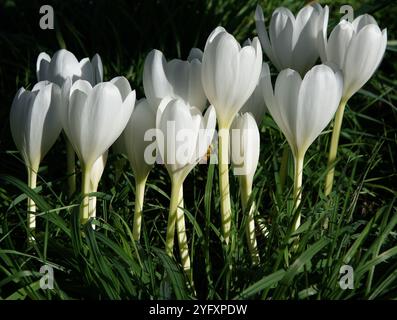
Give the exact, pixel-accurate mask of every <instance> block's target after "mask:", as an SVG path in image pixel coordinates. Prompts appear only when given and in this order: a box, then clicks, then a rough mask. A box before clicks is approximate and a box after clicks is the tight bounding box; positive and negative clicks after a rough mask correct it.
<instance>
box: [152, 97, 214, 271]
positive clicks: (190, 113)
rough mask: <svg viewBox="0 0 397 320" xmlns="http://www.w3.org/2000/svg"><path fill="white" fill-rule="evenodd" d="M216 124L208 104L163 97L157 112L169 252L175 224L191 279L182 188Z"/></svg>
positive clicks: (203, 151)
mask: <svg viewBox="0 0 397 320" xmlns="http://www.w3.org/2000/svg"><path fill="white" fill-rule="evenodd" d="M215 125H216V116H215V110H214V108H213V107H209V108H208V109H207V111H206V113H205V114H204V116H203V115H202V114H201V112H200V110H199V109H197V108H196V107H189V106H188V105H186V103H185V102H184V101H183V100H180V99H177V100H175V99H170V98H164V99H163V101H162V102H161V103H160V106H159V108H158V111H157V119H156V127H157V138H156V139H157V145H158V150H159V152H160V155H161V158H162V160H163V161H164V165H165V167H166V169H167V171H168V174H169V176H170V178H171V202H170V209H169V218H168V226H167V236H166V252H167V254H168V255H172V252H173V245H174V236H175V223H177V224H178V225H180V226H179V227H178V228H177V229H178V242H179V249H180V254H181V258H182V266H183V269H184V270H185V272H186V273H187V274H188V276H189V278H190V279H191V274H190V258H189V251H188V246H187V237H186V230H185V220H184V212H183V211H182V210H178V207H179V206H180V205H181V204H182V202H183V198H181V194H180V193H181V188H182V185H183V182H184V180H185V178H186V177H187V175H188V174H189V172H190V171H191V170H192V169H193V168H194V167H195V166H196V165H197V164H198V162H199V161H200V159H201V158H202V157H203V156H204V155H205V154H206V152H207V150H208V147H209V145H210V143H211V141H212V138H213V135H214V132H215Z"/></svg>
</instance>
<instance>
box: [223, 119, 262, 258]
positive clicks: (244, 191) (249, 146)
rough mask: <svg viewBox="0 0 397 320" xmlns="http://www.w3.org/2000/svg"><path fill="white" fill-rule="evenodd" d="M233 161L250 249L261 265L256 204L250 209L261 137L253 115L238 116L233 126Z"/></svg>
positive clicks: (252, 256) (231, 137) (252, 255)
mask: <svg viewBox="0 0 397 320" xmlns="http://www.w3.org/2000/svg"><path fill="white" fill-rule="evenodd" d="M230 131H231V135H230V139H231V144H230V146H231V160H232V164H233V168H234V174H235V175H237V176H238V178H239V183H240V193H241V203H242V207H243V210H244V211H245V212H246V213H247V217H248V218H247V224H246V234H247V242H248V247H249V250H250V253H251V258H252V262H253V264H254V265H256V264H258V263H259V253H258V248H257V243H256V236H255V220H254V212H255V203H252V205H251V207H250V208H248V204H249V198H250V196H251V193H252V183H253V180H254V174H255V171H256V167H257V166H258V161H259V152H260V135H259V129H258V126H257V124H256V121H255V119H254V117H253V116H252V114H251V113H244V114H237V116H236V118H235V119H234V121H233V124H232V126H231V130H230Z"/></svg>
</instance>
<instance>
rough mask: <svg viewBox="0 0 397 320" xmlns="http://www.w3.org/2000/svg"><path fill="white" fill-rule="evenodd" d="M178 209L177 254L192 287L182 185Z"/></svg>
mask: <svg viewBox="0 0 397 320" xmlns="http://www.w3.org/2000/svg"><path fill="white" fill-rule="evenodd" d="M178 203H179V205H178V209H177V214H176V215H177V218H176V230H177V236H178V244H179V254H180V256H181V261H182V268H183V271H184V272H185V274H186V276H187V278H188V279H189V282H190V285H191V286H192V287H193V277H192V270H191V265H190V256H189V247H188V243H187V235H186V225H185V212H184V211H183V185H182V186H181V188H180V189H179V195H178Z"/></svg>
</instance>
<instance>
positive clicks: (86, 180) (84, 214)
mask: <svg viewBox="0 0 397 320" xmlns="http://www.w3.org/2000/svg"><path fill="white" fill-rule="evenodd" d="M82 171H83V177H82V194H83V201H82V203H81V207H80V222H81V223H82V224H85V223H86V222H87V221H88V219H89V218H90V215H91V214H90V197H89V196H88V195H89V193H90V192H91V180H90V173H91V168H87V167H84V166H83V167H82Z"/></svg>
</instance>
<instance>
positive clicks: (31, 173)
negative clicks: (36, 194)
mask: <svg viewBox="0 0 397 320" xmlns="http://www.w3.org/2000/svg"><path fill="white" fill-rule="evenodd" d="M36 185H37V169H36V168H30V167H29V168H28V186H29V188H31V189H35V188H36ZM35 213H36V204H35V203H34V201H33V199H31V198H28V228H29V230H34V229H35V228H36V214H35Z"/></svg>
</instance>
